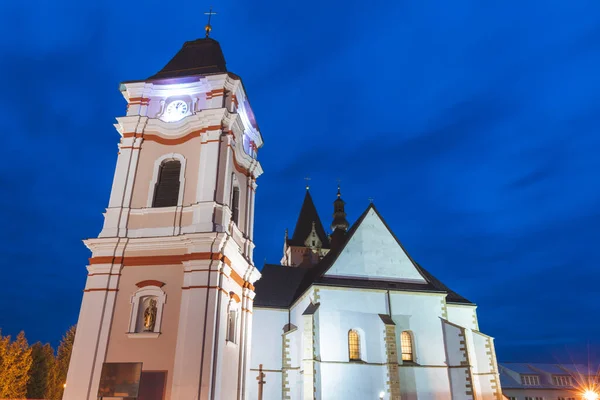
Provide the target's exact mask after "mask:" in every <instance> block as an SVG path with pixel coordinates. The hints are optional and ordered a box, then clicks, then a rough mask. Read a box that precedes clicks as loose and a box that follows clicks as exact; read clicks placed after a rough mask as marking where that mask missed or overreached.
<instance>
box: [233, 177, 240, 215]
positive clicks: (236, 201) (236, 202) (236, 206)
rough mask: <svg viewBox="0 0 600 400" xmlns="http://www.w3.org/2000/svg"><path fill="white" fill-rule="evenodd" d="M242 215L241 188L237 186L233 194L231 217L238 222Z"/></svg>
mask: <svg viewBox="0 0 600 400" xmlns="http://www.w3.org/2000/svg"><path fill="white" fill-rule="evenodd" d="M239 217H240V188H239V187H237V186H235V187H234V188H233V194H232V195H231V218H232V219H233V222H235V223H236V224H237V223H238V219H239Z"/></svg>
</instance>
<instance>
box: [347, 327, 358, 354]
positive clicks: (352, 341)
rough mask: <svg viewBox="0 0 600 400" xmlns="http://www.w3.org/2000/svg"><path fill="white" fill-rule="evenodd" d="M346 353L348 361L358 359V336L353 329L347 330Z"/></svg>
mask: <svg viewBox="0 0 600 400" xmlns="http://www.w3.org/2000/svg"><path fill="white" fill-rule="evenodd" d="M348 354H349V356H350V361H358V360H360V336H359V335H358V332H357V331H355V330H354V329H352V330H350V331H349V332H348Z"/></svg>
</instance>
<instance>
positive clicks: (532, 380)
mask: <svg viewBox="0 0 600 400" xmlns="http://www.w3.org/2000/svg"><path fill="white" fill-rule="evenodd" d="M521 383H523V385H526V386H538V385H539V384H540V377H539V376H537V375H521Z"/></svg>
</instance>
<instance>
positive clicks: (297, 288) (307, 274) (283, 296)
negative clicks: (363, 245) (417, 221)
mask: <svg viewBox="0 0 600 400" xmlns="http://www.w3.org/2000/svg"><path fill="white" fill-rule="evenodd" d="M307 196H308V198H309V201H310V203H311V204H312V199H310V195H309V194H308V193H307ZM306 201H307V200H306V197H305V203H306ZM312 206H313V207H314V204H313V205H312ZM370 210H374V211H375V213H377V215H378V217H379V218H381V220H382V221H383V223H384V224H385V225H386V227H388V225H387V224H386V223H385V221H384V220H383V218H382V217H381V215H380V214H379V212H377V209H375V206H374V205H373V204H371V205H369V207H367V209H366V210H365V212H364V213H363V214H362V215H361V217H360V218H359V219H358V220H357V221H356V222H355V223H354V225H353V226H352V227H351V228H350V230H349V231H348V232H347V234H346V237H345V239H344V242H343V243H342V244H341V245H340V246H339V247H338V248H335V249H332V250H331V251H330V252H329V253H327V255H326V256H325V257H323V259H322V260H321V261H320V262H319V263H318V264H316V265H315V266H313V267H310V268H300V267H284V266H280V265H273V264H266V265H265V266H264V268H263V270H262V271H261V272H262V278H261V279H260V280H258V281H257V282H256V285H255V286H256V288H255V289H256V290H255V292H256V297H255V299H254V305H255V306H257V307H273V308H287V307H290V306H291V305H292V303H293V302H294V301H295V300H296V299H298V298H299V297H300V296H301V295H302V294H303V293H304V292H305V291H306V290H307V289H308V288H310V287H311V286H312V285H314V284H318V285H323V286H334V287H348V288H367V289H384V290H392V291H393V290H398V291H417V292H434V293H446V301H447V302H448V303H459V304H467V305H472V304H473V303H471V302H470V301H469V300H467V299H466V298H464V297H462V296H461V295H459V294H458V293H456V292H454V291H452V290H450V289H449V288H448V287H447V286H446V285H444V284H443V283H442V282H441V281H440V280H438V279H437V278H435V277H434V276H433V275H432V274H430V273H429V272H428V271H426V270H425V269H424V268H423V267H421V266H420V265H419V264H417V263H415V262H414V261H413V260H412V259H411V261H412V262H413V263H414V265H415V268H417V270H418V271H419V273H421V275H422V276H423V278H424V279H425V281H426V282H425V283H421V282H406V281H391V280H372V279H364V278H346V277H334V276H325V273H326V272H327V270H328V269H329V268H330V267H331V266H332V265H333V263H334V262H335V260H336V259H337V257H338V256H339V254H340V252H341V251H342V250H343V249H344V247H345V246H346V244H347V243H348V241H349V240H350V238H351V237H352V235H353V234H354V233H355V232H356V230H357V228H358V227H359V226H360V224H361V223H362V221H363V220H364V218H365V216H366V215H367V213H368V212H369V211H370ZM301 214H302V213H301ZM311 229H312V226H311ZM388 229H389V227H388ZM309 232H310V231H309ZM390 232H391V230H390ZM392 235H393V232H392ZM394 238H395V239H396V241H398V239H397V238H396V236H394ZM398 243H399V244H400V242H398ZM400 245H401V244H400ZM407 254H408V253H407Z"/></svg>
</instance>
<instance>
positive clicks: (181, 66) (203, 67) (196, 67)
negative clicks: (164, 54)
mask: <svg viewBox="0 0 600 400" xmlns="http://www.w3.org/2000/svg"><path fill="white" fill-rule="evenodd" d="M225 72H227V68H226V67H225V57H224V56H223V51H222V50H221V45H219V42H217V41H216V40H214V39H211V38H205V39H196V40H193V41H190V42H185V43H184V44H183V47H182V48H181V50H179V52H178V53H177V54H175V56H174V57H173V58H172V59H171V61H169V62H168V63H167V65H165V67H164V68H163V69H161V70H160V71H159V72H158V73H157V74H155V75H153V76H151V77H150V78H148V79H165V78H175V77H179V76H189V75H201V74H214V73H225Z"/></svg>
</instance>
